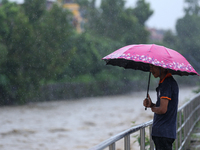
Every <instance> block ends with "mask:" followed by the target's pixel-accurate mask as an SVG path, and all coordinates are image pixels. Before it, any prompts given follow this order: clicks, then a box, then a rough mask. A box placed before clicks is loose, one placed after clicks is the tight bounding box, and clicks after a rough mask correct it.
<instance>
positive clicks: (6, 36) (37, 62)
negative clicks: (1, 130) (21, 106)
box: [0, 0, 72, 104]
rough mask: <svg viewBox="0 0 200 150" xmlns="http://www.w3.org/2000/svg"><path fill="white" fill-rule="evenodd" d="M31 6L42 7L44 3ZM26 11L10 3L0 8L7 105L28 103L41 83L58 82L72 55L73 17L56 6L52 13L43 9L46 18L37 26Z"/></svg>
mask: <svg viewBox="0 0 200 150" xmlns="http://www.w3.org/2000/svg"><path fill="white" fill-rule="evenodd" d="M29 2H30V5H31V3H34V5H37V6H38V5H40V1H37V4H35V2H36V1H29ZM25 4H26V1H25ZM41 5H43V4H41ZM24 6H25V5H24ZM23 8H24V7H20V6H19V5H17V4H16V3H11V2H8V1H7V0H4V1H3V3H2V6H1V7H0V19H1V20H0V24H1V29H0V48H1V54H2V55H1V56H2V59H1V63H0V65H1V66H0V67H1V70H0V90H1V92H0V97H1V99H2V100H3V102H2V103H3V104H15V103H24V102H25V101H26V100H27V98H29V97H30V96H31V95H33V94H34V91H36V90H37V89H38V88H39V87H40V85H41V83H44V82H45V81H49V80H52V79H55V77H56V76H57V74H59V73H60V72H61V70H62V69H63V68H66V62H67V61H66V58H65V57H66V55H67V54H68V53H69V52H70V51H71V48H70V46H68V42H69V41H67V40H68V38H69V36H71V34H72V27H71V26H70V25H69V21H68V20H67V19H66V18H68V17H67V16H70V15H69V13H68V12H64V11H62V9H61V8H59V7H58V6H56V5H55V6H54V7H53V8H52V9H51V10H50V11H49V12H47V11H46V9H45V8H43V9H44V10H42V11H41V12H43V14H41V16H42V17H41V16H40V17H39V16H38V18H37V23H36V22H35V21H36V20H35V21H34V23H33V18H31V17H30V15H29V13H28V12H27V11H28V9H27V10H26V13H23V12H24V11H23ZM30 11H33V10H32V9H30ZM30 14H31V13H30ZM55 21H56V22H55Z"/></svg>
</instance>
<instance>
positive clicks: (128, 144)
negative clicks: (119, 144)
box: [124, 134, 130, 150]
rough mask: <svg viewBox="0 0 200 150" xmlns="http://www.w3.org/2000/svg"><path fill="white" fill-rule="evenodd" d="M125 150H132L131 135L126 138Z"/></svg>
mask: <svg viewBox="0 0 200 150" xmlns="http://www.w3.org/2000/svg"><path fill="white" fill-rule="evenodd" d="M124 150H130V134H129V135H127V136H125V137H124Z"/></svg>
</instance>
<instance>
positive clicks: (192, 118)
mask: <svg viewBox="0 0 200 150" xmlns="http://www.w3.org/2000/svg"><path fill="white" fill-rule="evenodd" d="M199 120H200V93H199V94H197V95H196V96H195V97H194V98H192V99H191V100H190V101H188V102H187V103H185V104H184V105H183V106H181V107H180V108H179V109H178V113H177V139H176V141H175V142H174V145H173V149H174V150H186V149H187V147H188V146H189V141H190V135H191V133H192V130H193V128H194V126H195V125H196V123H197V122H198V121H199ZM152 123H153V120H151V121H148V122H145V123H143V124H140V125H137V126H134V127H132V128H130V129H127V130H125V131H123V132H121V133H119V134H117V135H115V136H113V137H111V138H109V139H107V140H105V141H103V142H102V143H100V144H98V145H96V146H95V147H93V148H91V149H89V150H103V149H105V148H109V150H116V142H118V141H119V140H121V139H124V150H130V149H131V148H130V146H131V141H130V137H131V134H133V133H135V132H137V131H140V137H139V138H140V139H139V141H140V142H139V145H140V150H145V148H147V147H146V146H145V142H146V141H145V137H146V136H145V129H146V128H147V127H148V128H149V133H148V135H147V137H148V138H149V144H148V145H149V149H150V150H154V143H153V141H152V139H151V130H152Z"/></svg>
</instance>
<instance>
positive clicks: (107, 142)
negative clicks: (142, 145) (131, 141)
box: [89, 120, 153, 150]
mask: <svg viewBox="0 0 200 150" xmlns="http://www.w3.org/2000/svg"><path fill="white" fill-rule="evenodd" d="M152 123H153V120H150V121H148V122H145V123H142V124H139V125H137V126H134V127H132V128H130V129H127V130H125V131H123V132H120V133H119V134H117V135H114V136H112V137H110V138H109V139H107V140H105V141H103V142H102V143H100V144H98V145H96V146H95V147H93V148H91V149H89V150H102V149H104V148H106V147H108V146H109V145H111V144H112V143H114V142H116V141H118V140H120V139H122V138H123V137H125V136H127V135H129V134H131V133H134V132H136V131H139V130H140V129H142V128H145V127H148V126H150V125H151V124H152Z"/></svg>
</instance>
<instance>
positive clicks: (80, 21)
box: [57, 0, 84, 33]
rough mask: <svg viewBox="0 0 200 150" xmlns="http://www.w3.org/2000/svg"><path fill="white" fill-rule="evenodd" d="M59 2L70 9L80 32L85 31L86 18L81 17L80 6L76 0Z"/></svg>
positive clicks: (74, 23)
mask: <svg viewBox="0 0 200 150" xmlns="http://www.w3.org/2000/svg"><path fill="white" fill-rule="evenodd" d="M57 2H58V3H59V4H60V5H61V6H62V7H63V8H64V9H68V10H70V11H71V12H72V14H73V16H74V17H73V19H72V24H73V26H74V27H75V28H76V30H77V32H78V33H81V32H82V31H83V25H82V24H84V19H83V18H82V17H81V13H80V6H79V5H78V4H77V3H75V2H74V0H57Z"/></svg>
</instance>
